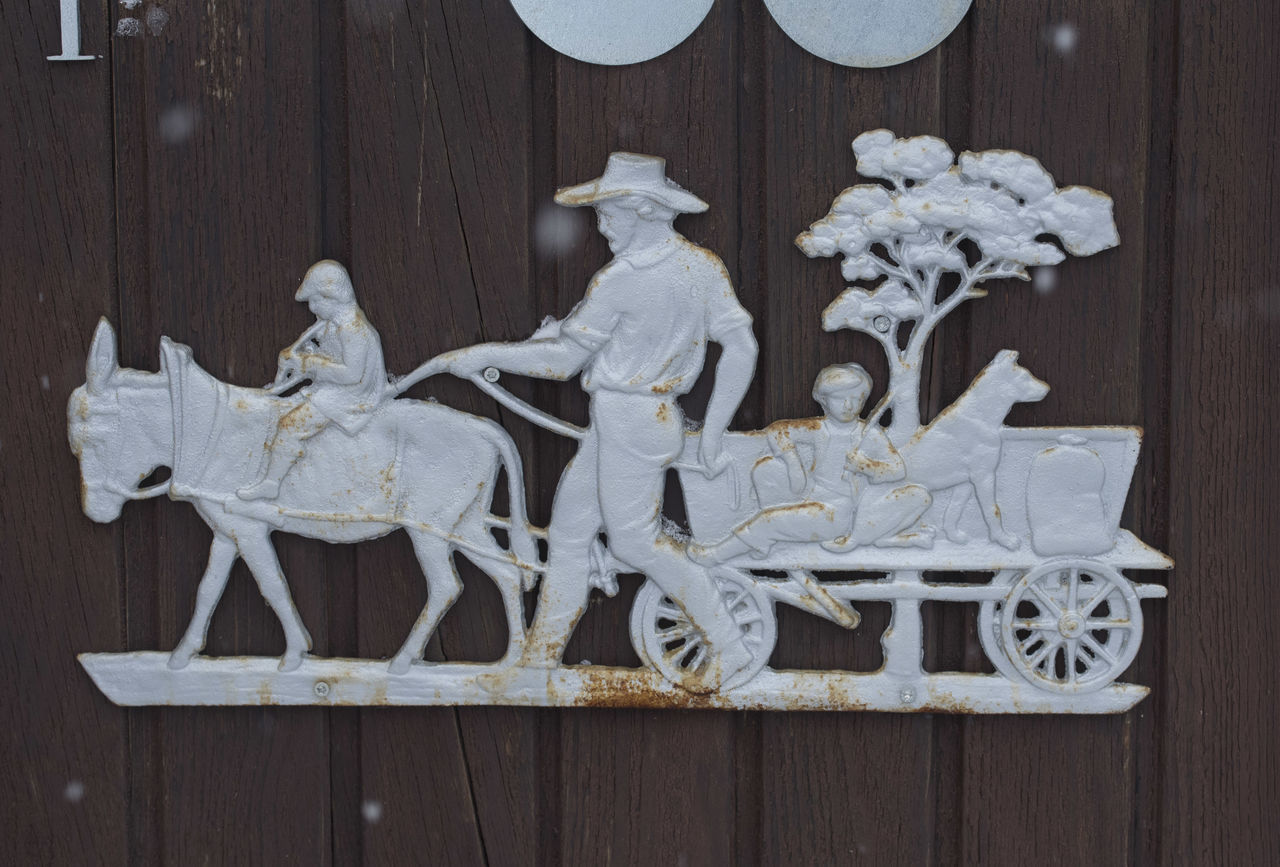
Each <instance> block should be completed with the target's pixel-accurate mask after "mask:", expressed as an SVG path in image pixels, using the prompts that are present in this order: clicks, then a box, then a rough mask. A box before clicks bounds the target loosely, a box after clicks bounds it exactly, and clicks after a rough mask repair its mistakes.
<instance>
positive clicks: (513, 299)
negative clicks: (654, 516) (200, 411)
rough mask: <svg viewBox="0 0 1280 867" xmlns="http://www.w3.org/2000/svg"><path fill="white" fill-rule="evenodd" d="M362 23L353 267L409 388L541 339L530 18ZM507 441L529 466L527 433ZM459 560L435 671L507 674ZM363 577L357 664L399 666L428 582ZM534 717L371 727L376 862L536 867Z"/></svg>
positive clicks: (392, 549) (388, 573)
mask: <svg viewBox="0 0 1280 867" xmlns="http://www.w3.org/2000/svg"><path fill="white" fill-rule="evenodd" d="M351 15H352V20H351V25H350V28H349V36H348V53H347V56H348V64H349V68H348V92H349V93H350V94H359V95H360V96H359V98H358V99H356V98H352V99H351V100H350V101H349V103H348V105H349V107H350V114H349V118H350V128H351V134H352V148H351V185H352V215H351V226H352V254H351V255H352V268H353V274H355V275H356V279H357V285H358V286H364V287H367V289H365V290H364V291H365V292H366V297H367V298H369V299H370V301H369V306H367V307H366V310H367V311H368V312H369V313H370V316H371V317H372V318H373V321H374V324H375V325H377V326H378V327H379V328H380V330H381V332H382V337H383V346H384V349H385V350H386V352H387V360H388V366H389V368H390V369H391V370H393V371H396V372H400V373H403V372H407V371H408V370H410V369H412V368H413V367H415V366H416V365H418V364H420V363H421V362H423V361H425V360H426V359H427V358H429V357H431V356H432V355H434V354H436V353H439V352H441V351H444V350H446V349H450V348H454V347H457V346H461V345H466V344H469V343H474V342H478V341H480V340H484V339H513V338H517V337H520V336H523V335H525V334H528V333H530V332H532V331H533V329H534V328H535V327H536V324H537V318H536V311H535V310H533V309H532V308H531V307H530V305H528V304H526V303H524V300H525V299H526V298H527V297H528V293H529V292H530V291H531V288H530V287H531V286H532V282H533V281H532V273H531V268H530V264H529V248H530V244H529V240H528V234H527V233H528V226H527V223H526V218H527V216H528V214H529V210H530V209H529V205H528V201H527V195H528V190H529V179H528V174H527V173H528V165H529V140H530V128H531V123H532V120H531V112H530V99H531V96H530V94H531V86H530V82H529V59H528V56H527V51H526V38H525V33H524V30H523V27H522V25H521V24H520V22H519V19H518V18H517V17H516V15H515V12H514V11H513V10H512V9H511V7H510V5H509V4H507V3H502V2H487V3H480V4H477V3H463V2H444V3H437V2H431V3H425V4H421V5H420V6H418V7H413V6H412V5H409V6H405V7H400V8H391V7H364V8H360V9H352V12H351ZM424 393H430V394H433V395H436V396H438V397H439V398H440V399H441V400H442V401H443V402H445V403H448V404H450V405H452V406H455V407H458V408H460V409H464V410H468V411H472V412H485V413H487V414H489V415H497V413H496V411H495V407H494V406H493V405H492V403H491V402H490V401H488V400H486V399H481V398H480V397H479V396H478V395H477V393H476V391H475V390H474V388H473V387H472V386H470V385H469V384H466V383H462V382H458V381H456V380H451V379H450V378H448V377H441V378H439V379H437V380H433V381H432V382H430V383H428V384H427V385H426V386H425V387H420V388H419V389H418V390H417V391H415V394H424ZM512 427H513V433H514V434H515V435H516V436H517V445H518V447H520V449H521V451H522V453H523V454H524V455H525V456H526V458H527V457H528V455H529V454H530V451H531V450H530V447H529V438H528V432H527V431H521V430H520V429H519V428H518V427H515V426H512ZM528 483H529V480H528V479H526V484H528ZM506 506H507V504H506V502H505V500H504V499H499V500H496V501H495V508H499V509H502V510H504V511H505V509H506ZM458 561H459V565H460V568H461V570H462V574H463V580H464V587H465V590H464V593H463V597H462V599H461V600H460V601H459V603H458V604H457V605H456V606H455V607H454V609H453V610H452V611H451V612H450V613H449V614H448V615H446V617H445V619H444V621H443V622H442V623H441V626H440V629H439V631H438V634H437V637H436V639H434V640H433V642H432V644H431V647H430V649H429V651H428V656H429V657H431V658H436V659H439V658H441V657H443V658H449V659H469V660H477V659H484V660H494V659H497V658H498V657H499V656H501V655H502V653H503V651H504V650H505V648H506V642H507V635H506V628H505V619H504V617H503V614H502V607H501V600H500V598H499V596H498V594H497V592H496V590H495V589H494V587H493V584H492V582H491V581H490V579H489V578H488V577H487V576H485V575H484V574H483V573H482V572H481V571H480V570H478V569H476V568H474V567H471V566H470V565H469V564H467V563H465V561H464V558H462V557H459V558H458ZM359 571H360V574H361V575H362V576H368V577H367V578H366V579H363V580H362V581H361V589H360V591H359V608H360V646H361V650H362V653H363V655H368V656H373V657H375V658H376V657H380V656H388V655H390V654H391V653H393V652H394V651H395V650H396V648H397V647H398V646H399V643H400V642H401V641H402V640H403V638H404V636H405V635H406V634H407V633H408V630H409V627H410V625H411V624H412V622H413V619H414V618H415V617H416V615H417V613H418V611H419V610H420V609H421V607H422V605H423V604H424V603H425V601H426V593H425V591H424V586H425V583H424V579H423V576H422V574H421V569H420V568H419V567H418V564H417V562H416V561H415V559H414V558H413V556H412V552H411V550H410V546H409V544H408V542H407V540H405V539H402V538H393V539H387V540H383V541H382V542H379V543H377V544H374V545H369V546H364V547H363V548H361V550H360V554H359ZM537 718H538V717H537V715H536V714H534V713H533V712H530V711H521V710H511V709H502V708H493V709H480V710H469V711H459V712H454V711H447V712H441V711H424V712H422V713H416V714H415V713H411V712H406V713H399V714H385V713H383V712H380V711H375V712H370V713H367V714H363V715H362V723H361V740H362V774H363V778H364V788H365V791H366V795H367V797H368V798H369V799H371V800H374V801H377V802H378V803H380V804H382V805H383V806H382V817H381V819H380V821H379V822H378V823H377V824H376V825H373V824H371V825H369V826H368V827H367V828H366V830H365V847H364V854H365V857H366V858H367V859H368V860H370V861H374V862H379V861H384V860H386V859H387V858H388V857H392V856H394V854H395V853H399V852H404V851H423V852H426V851H430V852H449V853H453V856H454V857H455V858H456V859H458V860H462V861H475V860H478V859H481V858H485V859H492V860H494V861H496V862H498V863H512V864H514V863H522V862H525V861H528V860H530V859H532V858H533V857H534V855H535V854H536V851H537V836H538V828H537V825H536V822H535V820H534V816H535V815H536V812H535V811H536V807H537V803H538V800H539V799H538V798H537V795H536V787H535V784H534V779H535V768H534V766H533V765H532V764H531V763H530V762H528V761H526V760H525V759H526V757H530V756H533V755H535V754H536V752H537V750H536V742H537V732H538V728H537V723H536V720H537ZM428 781H434V784H429V783H428ZM424 813H425V814H426V815H427V816H428V817H429V818H428V821H427V822H425V823H424V822H423V821H421V817H422V815H423V814H424Z"/></svg>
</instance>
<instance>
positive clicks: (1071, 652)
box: [1067, 638, 1080, 683]
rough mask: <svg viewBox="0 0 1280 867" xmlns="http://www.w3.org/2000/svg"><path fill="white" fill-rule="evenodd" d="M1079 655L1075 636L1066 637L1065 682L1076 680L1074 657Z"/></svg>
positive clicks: (1078, 644) (1077, 641)
mask: <svg viewBox="0 0 1280 867" xmlns="http://www.w3.org/2000/svg"><path fill="white" fill-rule="evenodd" d="M1079 655H1080V642H1079V640H1077V639H1075V638H1068V639H1067V683H1075V682H1076V659H1077V658H1078V657H1079Z"/></svg>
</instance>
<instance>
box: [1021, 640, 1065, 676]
mask: <svg viewBox="0 0 1280 867" xmlns="http://www.w3.org/2000/svg"><path fill="white" fill-rule="evenodd" d="M1061 646H1062V639H1056V640H1054V641H1046V642H1045V643H1044V646H1043V647H1041V648H1040V649H1039V650H1037V651H1036V652H1035V655H1034V656H1030V657H1028V658H1027V667H1028V668H1030V669H1031V670H1032V671H1034V670H1035V669H1037V668H1039V667H1040V663H1042V662H1044V661H1045V659H1047V658H1048V657H1049V655H1050V654H1052V653H1054V652H1056V651H1057V649H1058V648H1059V647H1061Z"/></svg>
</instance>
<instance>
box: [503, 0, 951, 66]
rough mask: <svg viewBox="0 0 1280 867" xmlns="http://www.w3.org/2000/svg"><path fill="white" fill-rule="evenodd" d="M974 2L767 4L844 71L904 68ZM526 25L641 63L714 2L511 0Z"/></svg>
mask: <svg viewBox="0 0 1280 867" xmlns="http://www.w3.org/2000/svg"><path fill="white" fill-rule="evenodd" d="M972 2H973V0H764V3H765V6H766V8H767V9H768V11H769V14H770V15H772V16H773V18H774V20H775V21H777V23H778V26H780V27H781V28H782V30H783V32H785V33H786V34H787V36H789V37H791V39H793V40H794V41H795V42H796V43H797V44H798V45H800V47H802V48H804V49H805V50H806V51H808V52H810V53H812V54H816V55H817V56H819V57H821V58H822V59H824V60H829V61H831V62H832V63H838V64H841V65H842V66H859V67H865V68H874V67H880V66H893V65H895V64H898V63H906V62H907V61H908V60H911V59H913V58H916V57H919V56H920V55H921V54H924V53H925V52H926V51H928V50H929V49H930V48H933V47H934V46H935V45H937V44H938V43H940V42H941V41H942V40H943V39H946V38H947V36H948V35H949V34H950V33H951V31H953V30H955V29H956V26H957V25H958V24H959V23H960V20H961V19H962V18H964V15H965V13H966V12H968V11H969V6H970V4H971V3H972ZM511 5H512V6H513V7H514V8H515V10H516V13H517V14H519V16H520V18H521V20H523V21H524V23H525V25H526V26H527V27H528V28H529V29H530V30H532V31H533V33H534V34H535V35H536V36H537V37H538V38H539V39H541V40H542V41H543V42H545V43H546V44H547V45H549V46H551V47H552V48H554V49H555V50H556V51H559V52H560V53H561V54H565V55H567V56H569V57H572V58H574V59H576V60H581V61H584V62H586V63H598V64H602V65H606V66H620V65H624V64H628V63H640V62H641V61H645V60H651V59H653V58H655V57H657V56H659V55H661V54H665V53H666V52H668V51H670V50H671V49H672V48H675V47H676V46H677V45H679V44H680V43H681V42H683V41H684V40H685V39H687V38H688V37H689V35H690V34H692V33H693V31H694V30H696V29H697V28H698V25H699V24H701V23H702V21H703V19H705V18H706V17H707V14H708V13H709V12H710V11H711V6H712V0H511Z"/></svg>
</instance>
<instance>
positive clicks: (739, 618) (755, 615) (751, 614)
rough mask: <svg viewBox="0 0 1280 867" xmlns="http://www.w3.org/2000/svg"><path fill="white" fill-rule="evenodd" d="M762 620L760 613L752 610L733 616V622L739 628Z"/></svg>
mask: <svg viewBox="0 0 1280 867" xmlns="http://www.w3.org/2000/svg"><path fill="white" fill-rule="evenodd" d="M762 619H763V618H762V617H761V616H760V612H759V611H756V610H755V609H754V608H752V609H750V610H749V611H744V612H742V613H741V614H735V615H733V620H734V622H735V623H737V624H738V625H739V626H746V625H748V624H750V623H759V622H760V621H761V620H762Z"/></svg>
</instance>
